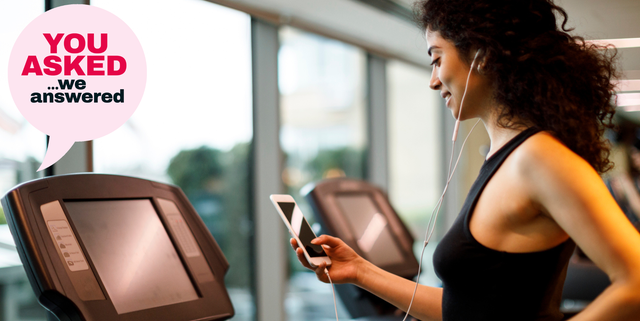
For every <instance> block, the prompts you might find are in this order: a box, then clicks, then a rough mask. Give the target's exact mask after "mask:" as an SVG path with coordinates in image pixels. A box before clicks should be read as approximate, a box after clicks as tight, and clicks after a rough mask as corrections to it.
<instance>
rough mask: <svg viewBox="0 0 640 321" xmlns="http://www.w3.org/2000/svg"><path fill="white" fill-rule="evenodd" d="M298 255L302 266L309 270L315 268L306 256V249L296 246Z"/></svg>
mask: <svg viewBox="0 0 640 321" xmlns="http://www.w3.org/2000/svg"><path fill="white" fill-rule="evenodd" d="M296 256H297V257H298V261H300V263H301V264H302V266H304V267H306V268H307V269H309V270H313V267H311V265H310V264H309V262H308V261H307V258H306V257H305V256H304V251H302V248H299V247H298V248H296Z"/></svg>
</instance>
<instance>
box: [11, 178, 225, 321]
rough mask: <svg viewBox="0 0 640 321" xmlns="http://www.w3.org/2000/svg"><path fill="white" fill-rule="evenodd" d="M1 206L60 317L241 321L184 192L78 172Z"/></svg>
mask: <svg viewBox="0 0 640 321" xmlns="http://www.w3.org/2000/svg"><path fill="white" fill-rule="evenodd" d="M2 207H3V208H4V212H5V215H6V219H7V223H8V225H9V229H10V230H11V234H12V235H13V238H14V240H15V243H16V248H17V251H18V254H19V256H20V259H21V261H22V263H23V266H24V269H25V271H26V273H27V276H28V278H29V282H30V283H31V286H32V288H33V290H34V292H35V294H36V297H37V298H38V301H39V303H40V304H41V305H42V306H43V307H45V308H46V309H47V310H48V311H49V312H50V313H49V315H48V319H49V320H60V321H102V320H105V321H107V320H108V321H133V320H154V321H195V320H198V321H205V320H226V319H229V318H231V317H233V315H234V309H233V305H232V304H231V300H230V298H229V294H228V293H227V290H226V288H225V285H224V276H225V274H226V272H227V270H228V268H229V263H228V262H227V260H226V258H225V257H224V254H223V253H222V251H221V250H220V247H219V246H218V244H217V243H216V241H215V240H214V239H213V237H212V236H211V234H210V233H209V231H208V230H207V228H206V227H205V225H204V223H203V222H202V219H200V217H199V216H198V214H197V213H196V211H195V210H194V209H193V207H192V206H191V204H190V203H189V201H188V200H187V198H186V196H185V195H184V193H183V192H182V190H180V188H178V187H176V186H173V185H168V184H163V183H158V182H153V181H149V180H145V179H139V178H133V177H126V176H117V175H103V174H74V175H63V176H53V177H47V178H42V179H38V180H34V181H30V182H27V183H24V184H21V185H19V186H17V187H15V188H14V189H13V190H11V191H9V192H8V193H7V194H6V195H4V197H3V198H2Z"/></svg>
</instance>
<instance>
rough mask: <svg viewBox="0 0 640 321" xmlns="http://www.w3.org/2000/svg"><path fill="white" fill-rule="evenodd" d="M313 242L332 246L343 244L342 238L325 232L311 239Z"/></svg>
mask: <svg viewBox="0 0 640 321" xmlns="http://www.w3.org/2000/svg"><path fill="white" fill-rule="evenodd" d="M311 244H326V245H329V246H330V247H336V246H338V245H340V244H342V240H340V239H339V238H337V237H333V236H329V235H326V234H323V235H320V236H318V237H316V238H315V239H313V240H311Z"/></svg>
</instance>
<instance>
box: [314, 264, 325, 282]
mask: <svg viewBox="0 0 640 321" xmlns="http://www.w3.org/2000/svg"><path fill="white" fill-rule="evenodd" d="M326 268H327V263H325V262H322V263H320V265H318V266H317V267H316V269H315V272H316V276H317V277H318V279H319V280H320V281H323V282H327V281H325V278H326V276H325V274H324V269H326Z"/></svg>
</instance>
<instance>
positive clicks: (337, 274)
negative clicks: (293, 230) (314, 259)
mask: <svg viewBox="0 0 640 321" xmlns="http://www.w3.org/2000/svg"><path fill="white" fill-rule="evenodd" d="M311 243H312V244H318V245H322V247H323V248H324V251H325V252H326V253H327V255H328V256H329V258H330V259H331V266H329V267H328V268H327V270H329V275H330V276H331V281H333V283H337V284H339V283H355V282H356V281H357V279H358V271H359V270H360V269H361V268H362V267H363V266H364V265H365V263H366V262H367V261H366V260H365V259H363V258H362V257H361V256H359V255H358V254H357V253H356V252H355V251H354V250H353V249H352V248H350V247H349V246H348V245H347V244H345V243H344V242H343V241H342V240H341V239H339V238H337V237H333V236H329V235H321V236H319V237H317V238H315V239H313V240H312V241H311ZM291 246H292V247H293V249H294V250H295V251H296V255H297V256H298V260H299V261H300V263H302V265H303V266H304V267H306V268H307V269H310V270H313V271H315V272H316V276H317V277H318V279H319V280H320V281H322V282H324V283H329V278H328V277H327V275H326V274H325V273H324V269H325V267H326V263H324V262H323V263H322V264H320V265H319V266H318V267H316V268H313V267H311V265H309V262H307V258H306V257H305V256H304V252H303V251H302V248H300V247H299V246H298V243H297V242H296V240H295V239H294V238H292V239H291Z"/></svg>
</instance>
